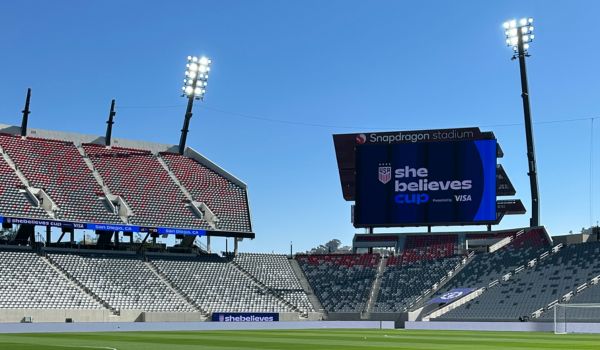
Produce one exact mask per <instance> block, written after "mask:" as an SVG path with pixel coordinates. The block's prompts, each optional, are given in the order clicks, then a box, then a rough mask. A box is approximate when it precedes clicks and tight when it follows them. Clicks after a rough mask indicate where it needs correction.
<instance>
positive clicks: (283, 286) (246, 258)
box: [233, 253, 315, 312]
mask: <svg viewBox="0 0 600 350" xmlns="http://www.w3.org/2000/svg"><path fill="white" fill-rule="evenodd" d="M233 261H234V262H235V263H236V264H238V265H239V266H240V267H241V268H242V269H244V270H245V271H247V272H248V273H250V274H251V275H252V276H253V277H254V278H256V279H257V280H258V281H260V282H261V283H262V284H264V285H265V286H267V287H268V288H269V289H271V291H272V292H273V293H275V294H277V295H279V296H280V297H281V298H283V299H284V300H287V301H289V302H290V303H291V304H292V305H296V306H297V307H298V308H299V309H300V310H302V311H303V312H314V311H315V310H314V307H313V305H312V304H311V303H310V301H309V299H308V296H307V295H306V292H305V291H304V289H303V288H302V286H301V285H300V281H299V280H298V277H297V276H296V274H295V273H294V270H293V269H292V266H291V264H290V261H289V259H288V257H287V256H285V255H280V254H260V253H241V254H238V255H236V256H235V258H234V259H233Z"/></svg>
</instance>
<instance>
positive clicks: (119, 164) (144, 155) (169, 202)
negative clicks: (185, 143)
mask: <svg viewBox="0 0 600 350" xmlns="http://www.w3.org/2000/svg"><path fill="white" fill-rule="evenodd" d="M83 147H84V149H85V152H86V153H87V155H88V156H89V158H90V160H91V161H92V162H93V163H94V167H95V168H96V169H97V170H98V172H99V173H100V175H101V176H102V179H103V180H104V182H105V184H106V185H107V186H108V188H109V189H110V191H111V192H112V193H113V194H115V195H120V196H121V197H123V198H124V199H125V201H126V202H127V204H128V205H129V206H130V207H131V209H132V210H133V213H134V215H133V216H132V217H131V218H130V223H131V224H134V225H141V226H150V227H175V228H194V229H202V228H206V229H208V228H210V226H209V225H208V223H207V222H206V221H204V220H201V219H199V218H198V217H196V215H195V214H194V213H193V211H192V209H191V208H190V204H189V203H186V202H187V200H186V198H185V196H184V195H183V193H182V192H181V190H180V189H179V187H177V185H176V184H175V183H174V182H173V180H172V179H171V178H170V176H169V174H168V173H167V171H166V170H165V169H164V168H163V167H162V165H161V164H160V163H159V162H158V160H157V159H156V156H154V155H152V154H151V153H150V152H149V151H145V150H137V149H129V148H119V147H113V148H110V149H108V148H106V147H103V146H100V145H95V144H84V145H83Z"/></svg>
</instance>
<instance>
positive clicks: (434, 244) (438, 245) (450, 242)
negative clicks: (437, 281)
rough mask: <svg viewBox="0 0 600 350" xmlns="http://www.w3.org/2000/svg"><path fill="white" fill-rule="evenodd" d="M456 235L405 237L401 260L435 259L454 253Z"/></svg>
mask: <svg viewBox="0 0 600 350" xmlns="http://www.w3.org/2000/svg"><path fill="white" fill-rule="evenodd" d="M457 239H458V236H457V235H413V236H407V237H406V243H405V246H404V250H403V251H402V260H403V261H407V262H412V261H419V260H435V259H440V258H445V257H450V256H453V255H455V254H456V249H457V243H458V242H457Z"/></svg>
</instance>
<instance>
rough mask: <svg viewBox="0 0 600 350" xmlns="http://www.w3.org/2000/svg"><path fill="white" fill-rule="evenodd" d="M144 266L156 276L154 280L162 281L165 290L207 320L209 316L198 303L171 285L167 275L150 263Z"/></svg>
mask: <svg viewBox="0 0 600 350" xmlns="http://www.w3.org/2000/svg"><path fill="white" fill-rule="evenodd" d="M144 265H145V266H146V267H147V268H148V270H150V271H151V272H152V273H153V274H154V275H155V276H156V278H158V279H159V280H160V281H162V282H163V283H164V284H165V285H166V286H167V288H169V289H170V290H171V291H172V292H173V293H174V294H176V295H177V296H179V297H180V298H181V299H182V300H184V301H185V302H186V303H187V304H188V305H189V306H191V307H192V308H193V309H195V310H196V311H198V312H200V313H201V314H202V316H203V317H204V318H205V319H207V318H208V317H209V316H210V314H209V313H208V312H207V311H206V310H204V309H203V308H202V307H200V305H198V303H196V302H195V301H194V299H192V298H190V296H189V295H187V294H185V293H184V292H183V291H182V290H181V289H180V288H179V287H177V286H176V285H174V284H173V283H171V280H170V279H169V278H168V277H167V275H165V274H164V273H163V272H162V271H160V270H159V269H158V268H157V267H156V266H155V265H154V263H153V262H152V261H150V260H147V261H144Z"/></svg>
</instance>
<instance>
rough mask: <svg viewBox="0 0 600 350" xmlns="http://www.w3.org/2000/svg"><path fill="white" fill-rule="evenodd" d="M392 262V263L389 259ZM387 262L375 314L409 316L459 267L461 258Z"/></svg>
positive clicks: (374, 308) (394, 260)
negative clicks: (384, 313) (421, 300)
mask: <svg viewBox="0 0 600 350" xmlns="http://www.w3.org/2000/svg"><path fill="white" fill-rule="evenodd" d="M390 258H391V259H390ZM390 258H388V261H387V264H386V268H385V271H384V272H383V275H382V277H381V285H380V289H379V294H378V296H377V300H376V302H375V304H374V306H373V311H374V312H406V311H408V310H409V309H410V307H412V305H413V304H414V303H415V302H416V301H417V299H419V297H422V296H423V293H424V291H427V290H430V289H431V288H432V286H433V285H434V284H435V283H438V282H439V281H440V280H441V279H442V277H444V276H445V275H446V274H447V273H448V272H449V271H451V270H453V269H454V267H455V266H456V265H457V264H459V263H460V261H461V260H462V259H463V257H462V256H454V257H450V258H443V259H435V260H419V261H416V262H411V263H404V264H403V263H402V262H401V260H400V259H394V257H390Z"/></svg>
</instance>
